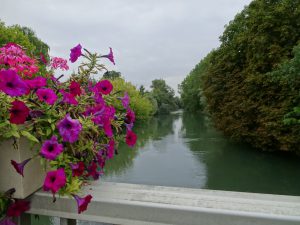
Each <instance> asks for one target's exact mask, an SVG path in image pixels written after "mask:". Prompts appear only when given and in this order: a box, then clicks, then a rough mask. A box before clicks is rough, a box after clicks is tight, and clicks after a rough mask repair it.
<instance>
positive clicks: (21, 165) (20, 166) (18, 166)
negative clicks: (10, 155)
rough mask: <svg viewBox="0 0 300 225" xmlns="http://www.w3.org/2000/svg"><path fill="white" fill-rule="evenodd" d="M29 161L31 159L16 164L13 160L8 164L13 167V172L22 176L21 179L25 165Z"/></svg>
mask: <svg viewBox="0 0 300 225" xmlns="http://www.w3.org/2000/svg"><path fill="white" fill-rule="evenodd" d="M30 160H31V158H29V159H25V160H24V161H23V162H21V163H17V162H16V161H14V160H10V163H11V164H12V165H13V167H14V168H15V170H16V171H17V173H18V174H20V175H22V177H24V167H25V165H26V164H27V163H28V162H29V161H30Z"/></svg>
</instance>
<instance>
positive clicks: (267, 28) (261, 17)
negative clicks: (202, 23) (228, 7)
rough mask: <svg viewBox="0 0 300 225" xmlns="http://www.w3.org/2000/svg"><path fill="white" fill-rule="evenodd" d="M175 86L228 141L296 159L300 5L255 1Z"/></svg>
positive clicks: (288, 0) (286, 0)
mask: <svg viewBox="0 0 300 225" xmlns="http://www.w3.org/2000/svg"><path fill="white" fill-rule="evenodd" d="M220 42H221V44H220V46H219V47H218V48H216V49H214V50H212V51H211V52H210V53H209V54H208V55H207V56H206V57H205V58H204V59H203V60H201V61H200V63H199V64H197V65H196V67H195V68H194V69H193V70H192V71H191V72H190V74H189V75H188V76H187V77H186V78H185V80H184V81H183V82H182V83H181V85H180V93H181V98H182V102H183V107H184V108H185V109H186V110H191V111H205V112H206V113H208V114H209V115H210V116H211V119H212V121H213V122H214V124H215V126H216V127H217V128H218V129H220V130H222V131H223V133H224V134H225V135H227V136H228V137H230V138H232V139H234V140H238V141H246V142H249V143H250V144H252V145H253V146H255V147H257V148H260V149H264V150H269V151H275V150H281V151H292V152H296V153H298V154H300V137H299V134H300V107H299V105H300V91H299V90H300V77H299V75H300V1H299V0H272V1H270V0H254V1H252V2H251V3H250V4H249V5H248V6H246V7H245V8H244V9H243V10H242V12H240V13H238V14H237V15H236V16H235V18H234V20H232V21H231V22H230V23H229V24H228V25H227V26H226V27H225V30H224V33H223V34H222V36H221V37H220Z"/></svg>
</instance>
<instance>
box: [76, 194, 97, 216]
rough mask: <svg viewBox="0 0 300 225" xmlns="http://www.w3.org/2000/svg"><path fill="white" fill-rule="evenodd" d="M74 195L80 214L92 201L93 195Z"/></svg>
mask: <svg viewBox="0 0 300 225" xmlns="http://www.w3.org/2000/svg"><path fill="white" fill-rule="evenodd" d="M73 197H74V198H75V200H76V202H77V207H78V213H79V214H80V213H82V212H83V211H85V210H86V209H87V206H88V204H89V203H90V202H91V199H92V198H93V197H92V196H91V195H87V196H85V197H83V198H80V197H79V196H78V195H73Z"/></svg>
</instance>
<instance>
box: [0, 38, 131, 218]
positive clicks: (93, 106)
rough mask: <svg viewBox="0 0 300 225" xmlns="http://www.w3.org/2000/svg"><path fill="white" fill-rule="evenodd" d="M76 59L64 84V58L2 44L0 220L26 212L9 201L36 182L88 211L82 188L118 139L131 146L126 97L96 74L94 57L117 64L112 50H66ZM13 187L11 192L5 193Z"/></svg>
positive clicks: (30, 190) (19, 203)
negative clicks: (101, 52) (74, 69)
mask: <svg viewBox="0 0 300 225" xmlns="http://www.w3.org/2000/svg"><path fill="white" fill-rule="evenodd" d="M79 57H82V58H83V59H84V60H85V61H83V62H82V63H81V64H80V66H79V67H78V71H77V73H74V72H73V73H72V75H71V76H70V77H69V79H67V80H66V81H65V82H61V81H60V78H62V77H63V75H61V76H59V77H54V76H53V73H54V71H55V70H57V69H60V70H62V71H65V70H68V69H69V66H68V61H67V60H65V59H62V58H59V57H53V58H51V60H50V61H49V62H48V61H47V59H46V57H44V56H43V55H41V58H40V59H39V60H38V59H36V58H33V57H29V56H27V55H26V53H25V51H24V50H23V49H22V47H21V46H19V45H16V44H14V43H9V44H6V45H5V46H3V47H2V48H0V140H2V141H1V146H0V218H1V216H3V215H5V211H6V216H7V217H12V216H18V215H19V214H20V212H22V211H25V210H27V209H28V208H29V205H28V204H27V203H26V202H23V201H20V200H15V199H14V198H24V197H26V196H28V195H30V194H31V193H33V192H34V191H36V190H37V189H38V188H39V187H41V186H42V189H43V190H44V191H47V192H50V193H52V195H53V201H54V202H55V198H56V196H57V195H67V196H70V197H73V198H74V202H76V203H77V205H78V213H81V212H83V211H85V210H86V209H87V206H88V204H89V202H90V201H92V196H91V195H89V194H88V195H86V196H82V197H80V195H81V193H80V190H81V187H82V186H83V185H86V184H88V183H89V182H90V181H91V180H96V179H99V177H101V175H102V174H103V173H104V172H105V171H104V167H105V163H106V161H107V160H111V159H112V158H113V157H114V155H115V151H116V149H117V148H118V143H119V142H120V141H124V142H126V143H127V144H128V145H129V146H131V147H133V146H134V145H135V142H136V139H137V136H136V134H135V133H134V132H133V131H132V128H133V123H134V121H135V114H134V112H133V111H132V109H131V108H130V97H129V96H128V94H127V93H126V92H125V93H121V92H114V90H113V89H114V87H113V85H112V83H111V82H110V81H109V80H105V79H101V73H102V72H103V71H107V69H106V68H105V66H104V65H103V64H100V63H99V60H102V59H108V60H110V61H111V62H112V63H113V64H115V61H114V56H113V52H112V49H111V48H110V52H109V54H107V55H99V54H97V53H90V52H89V51H88V50H86V49H82V47H81V45H80V44H79V45H77V46H76V47H74V48H72V49H71V53H70V61H71V62H72V63H74V62H76V61H77V59H78V58H79ZM95 75H97V76H98V79H97V76H95ZM99 75H100V79H99ZM45 168H47V170H46V172H44V171H45ZM12 188H14V189H15V190H16V192H15V193H14V195H12V193H13V191H7V190H9V189H10V190H13V189H12ZM5 191H6V192H5ZM1 192H2V193H1ZM3 192H5V193H3Z"/></svg>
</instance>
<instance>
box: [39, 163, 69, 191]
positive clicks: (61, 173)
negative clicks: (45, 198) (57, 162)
mask: <svg viewBox="0 0 300 225" xmlns="http://www.w3.org/2000/svg"><path fill="white" fill-rule="evenodd" d="M66 182H67V178H66V173H65V170H64V169H63V168H59V169H58V170H53V171H49V172H48V173H47V175H46V178H45V180H44V185H43V189H44V191H51V192H52V193H53V194H55V193H56V192H57V191H58V190H59V189H61V188H62V187H63V186H65V184H66Z"/></svg>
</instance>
